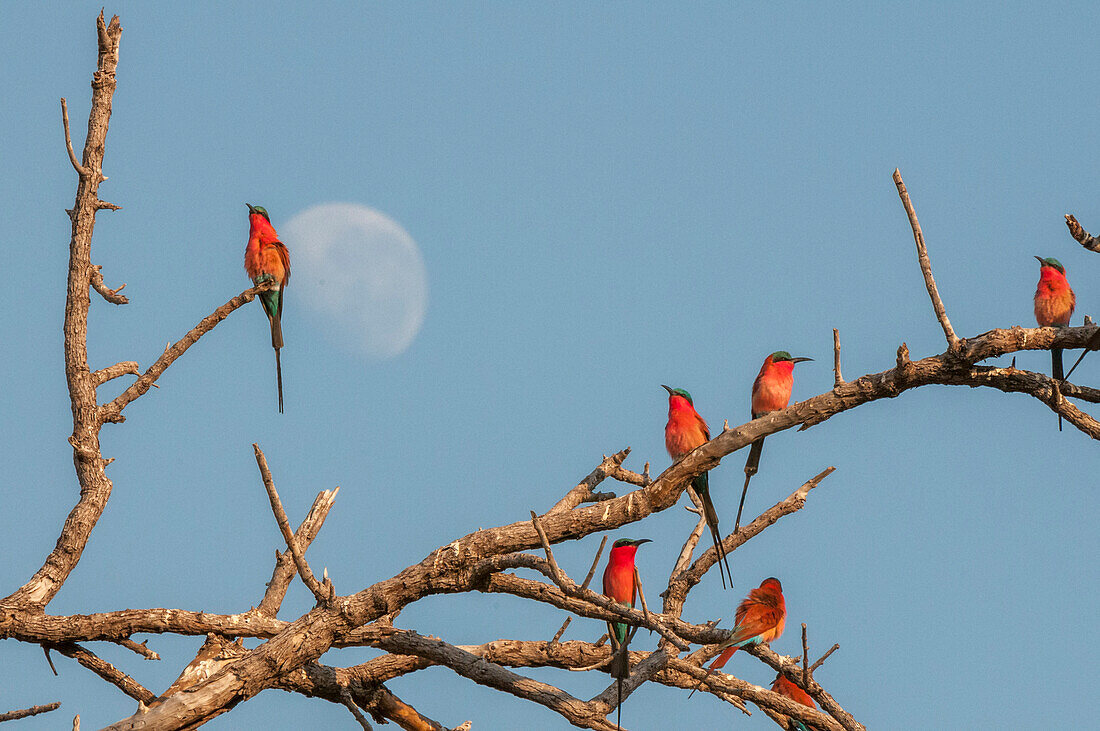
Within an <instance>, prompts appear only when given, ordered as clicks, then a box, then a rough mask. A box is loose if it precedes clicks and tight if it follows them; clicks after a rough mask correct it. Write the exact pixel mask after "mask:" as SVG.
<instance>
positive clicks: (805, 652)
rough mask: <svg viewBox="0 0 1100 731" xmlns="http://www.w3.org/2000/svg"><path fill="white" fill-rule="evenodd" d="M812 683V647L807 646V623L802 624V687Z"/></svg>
mask: <svg viewBox="0 0 1100 731" xmlns="http://www.w3.org/2000/svg"><path fill="white" fill-rule="evenodd" d="M809 682H810V646H809V645H808V644H806V623H805V622H803V623H802V687H803V688H805V687H806V684H807V683H809Z"/></svg>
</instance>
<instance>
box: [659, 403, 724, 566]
mask: <svg viewBox="0 0 1100 731" xmlns="http://www.w3.org/2000/svg"><path fill="white" fill-rule="evenodd" d="M661 388H663V389H665V390H666V391H668V423H667V424H665V449H667V450H668V455H669V456H670V457H672V458H673V459H674V460H675V459H680V458H681V457H683V456H684V455H685V454H687V453H688V452H690V451H691V450H693V449H695V448H696V447H698V446H700V445H703V444H706V443H707V442H709V441H710V428H709V427H707V422H706V421H705V420H704V419H703V417H702V416H699V412H698V411H696V410H695V406H694V404H693V403H692V401H691V394H690V393H688V392H687V391H685V390H684V389H682V388H669V387H668V386H665V385H662V386H661ZM691 489H692V490H694V491H695V494H696V495H698V496H699V501H700V502H702V503H703V517H704V518H705V519H706V521H707V527H708V528H710V537H711V540H713V541H714V551H715V552H716V553H717V554H718V561H719V566H718V575H719V576H721V577H722V588H725V586H726V575H725V574H723V573H722V566H725V567H726V574H729V577H730V583H729V585H730V587H731V588H732V587H733V573H732V572H731V571H730V565H729V559H727V558H726V549H724V548H723V547H722V533H721V531H719V530H718V513H716V512H715V510H714V503H713V502H712V501H711V499H710V478H709V477H708V473H706V472H704V473H702V474H701V475H698V476H697V477H696V478H695V479H694V480H692V481H691Z"/></svg>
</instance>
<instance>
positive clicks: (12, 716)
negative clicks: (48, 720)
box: [0, 701, 61, 723]
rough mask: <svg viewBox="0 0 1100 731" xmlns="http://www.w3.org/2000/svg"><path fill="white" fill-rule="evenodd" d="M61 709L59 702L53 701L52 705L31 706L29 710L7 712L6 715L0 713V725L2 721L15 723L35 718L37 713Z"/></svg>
mask: <svg viewBox="0 0 1100 731" xmlns="http://www.w3.org/2000/svg"><path fill="white" fill-rule="evenodd" d="M60 707H61V701H55V702H54V703H47V704H45V705H41V706H31V707H30V708H24V709H23V710H21V711H8V712H7V713H0V723H3V722H4V721H15V720H17V719H20V718H27V717H28V716H37V715H38V714H39V713H49V712H50V711H56V710H57V709H58V708H60Z"/></svg>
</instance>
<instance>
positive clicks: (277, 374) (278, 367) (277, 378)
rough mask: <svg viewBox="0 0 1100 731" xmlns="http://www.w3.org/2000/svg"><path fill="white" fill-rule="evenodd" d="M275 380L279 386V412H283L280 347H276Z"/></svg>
mask: <svg viewBox="0 0 1100 731" xmlns="http://www.w3.org/2000/svg"><path fill="white" fill-rule="evenodd" d="M275 382H276V383H277V384H278V386H279V413H280V414H281V413H283V364H282V361H281V360H280V359H279V349H278V348H275Z"/></svg>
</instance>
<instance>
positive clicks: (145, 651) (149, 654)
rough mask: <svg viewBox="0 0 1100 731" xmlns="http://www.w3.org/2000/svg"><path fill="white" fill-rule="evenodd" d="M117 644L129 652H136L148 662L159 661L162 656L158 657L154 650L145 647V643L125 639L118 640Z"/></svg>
mask: <svg viewBox="0 0 1100 731" xmlns="http://www.w3.org/2000/svg"><path fill="white" fill-rule="evenodd" d="M115 644H117V645H121V646H122V647H125V648H126V649H127V650H131V651H133V652H136V653H137V654H139V655H141V656H142V657H144V658H145V659H146V660H159V659H160V655H158V654H157V653H156V652H154V651H153V650H150V649H149V648H148V647H147V646H146V645H145V643H144V642H134V641H133V640H131V639H127V638H123V639H121V640H118V641H117V642H116V643H115Z"/></svg>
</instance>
